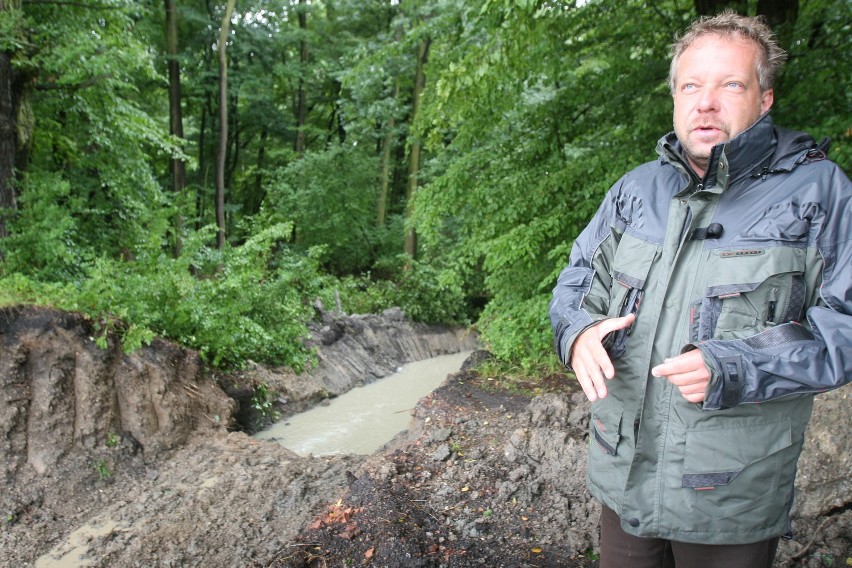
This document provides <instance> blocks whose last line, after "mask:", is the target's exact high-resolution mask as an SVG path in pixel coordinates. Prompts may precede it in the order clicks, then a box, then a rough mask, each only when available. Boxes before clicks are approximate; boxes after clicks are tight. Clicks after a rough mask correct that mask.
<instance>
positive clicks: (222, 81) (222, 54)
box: [216, 0, 236, 250]
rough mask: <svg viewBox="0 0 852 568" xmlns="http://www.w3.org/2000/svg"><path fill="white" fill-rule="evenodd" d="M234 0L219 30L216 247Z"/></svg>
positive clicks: (220, 237) (220, 243) (220, 235)
mask: <svg viewBox="0 0 852 568" xmlns="http://www.w3.org/2000/svg"><path fill="white" fill-rule="evenodd" d="M235 2H236V0H228V4H227V6H226V7H225V13H224V14H223V15H222V26H221V28H220V31H219V154H218V156H217V159H216V226H217V227H218V232H217V233H216V248H218V249H219V250H221V249H223V248H225V159H226V157H227V148H228V56H227V46H228V34H229V31H230V25H231V14H233V12H234V4H235Z"/></svg>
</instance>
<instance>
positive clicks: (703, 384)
mask: <svg viewBox="0 0 852 568" xmlns="http://www.w3.org/2000/svg"><path fill="white" fill-rule="evenodd" d="M651 374H652V375H654V376H655V377H662V378H664V379H666V380H667V381H669V382H670V383H671V384H673V385H674V386H676V387H677V388H678V390H679V391H680V394H681V395H683V398H685V399H686V400H688V401H689V402H702V401H703V400H704V393H705V392H706V391H707V384H708V383H709V382H710V370H709V369H708V368H707V365H705V364H704V357H702V356H701V351H700V350H698V349H693V350H692V351H687V352H686V353H682V354H681V355H678V356H677V357H669V358H667V359H666V360H665V361H664V362H663V363H662V364H661V365H657V366H656V367H654V368H653V369H651Z"/></svg>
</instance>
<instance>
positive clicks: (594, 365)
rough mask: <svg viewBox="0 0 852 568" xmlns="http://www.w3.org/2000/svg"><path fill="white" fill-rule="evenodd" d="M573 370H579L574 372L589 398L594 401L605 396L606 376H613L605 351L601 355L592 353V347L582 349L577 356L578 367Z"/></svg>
mask: <svg viewBox="0 0 852 568" xmlns="http://www.w3.org/2000/svg"><path fill="white" fill-rule="evenodd" d="M601 357H603V360H601ZM575 371H579V372H577V373H576V374H577V378H578V379H580V385H581V386H582V387H583V392H585V393H586V396H587V397H588V398H589V400H591V401H594V400H597V399H598V398H603V397H605V396H606V394H607V390H606V378H607V376H609V377H610V378H611V377H612V376H614V371H613V370H612V363H611V362H610V361H609V357H607V356H606V351H603V354H602V355H601V354H600V353H594V350H592V349H587V350H584V351H583V352H582V353H581V354H580V355H579V357H578V367H575ZM607 373H609V375H607Z"/></svg>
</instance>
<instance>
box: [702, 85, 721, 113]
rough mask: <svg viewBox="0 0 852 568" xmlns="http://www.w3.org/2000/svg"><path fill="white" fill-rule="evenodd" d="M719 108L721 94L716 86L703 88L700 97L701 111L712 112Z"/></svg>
mask: <svg viewBox="0 0 852 568" xmlns="http://www.w3.org/2000/svg"><path fill="white" fill-rule="evenodd" d="M715 110H719V94H718V93H717V92H716V89H715V88H714V87H705V88H703V89H701V96H700V98H699V99H698V111H699V112H712V111H715Z"/></svg>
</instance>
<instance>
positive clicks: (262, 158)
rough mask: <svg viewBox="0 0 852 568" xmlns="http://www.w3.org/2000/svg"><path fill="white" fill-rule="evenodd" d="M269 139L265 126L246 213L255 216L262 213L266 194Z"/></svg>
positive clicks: (259, 144)
mask: <svg viewBox="0 0 852 568" xmlns="http://www.w3.org/2000/svg"><path fill="white" fill-rule="evenodd" d="M267 138H269V130H268V129H267V128H266V126H265V125H264V126H263V127H262V128H261V129H260V141H259V142H258V148H257V166H256V167H255V171H254V188H253V190H252V192H251V195H250V196H249V197H248V199H247V201H248V206H247V207H246V213H248V214H249V215H254V214H255V213H257V212H258V211H260V206H261V205H262V204H263V199H264V198H265V197H266V192H265V191H264V189H263V168H264V167H266V139H267Z"/></svg>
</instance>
